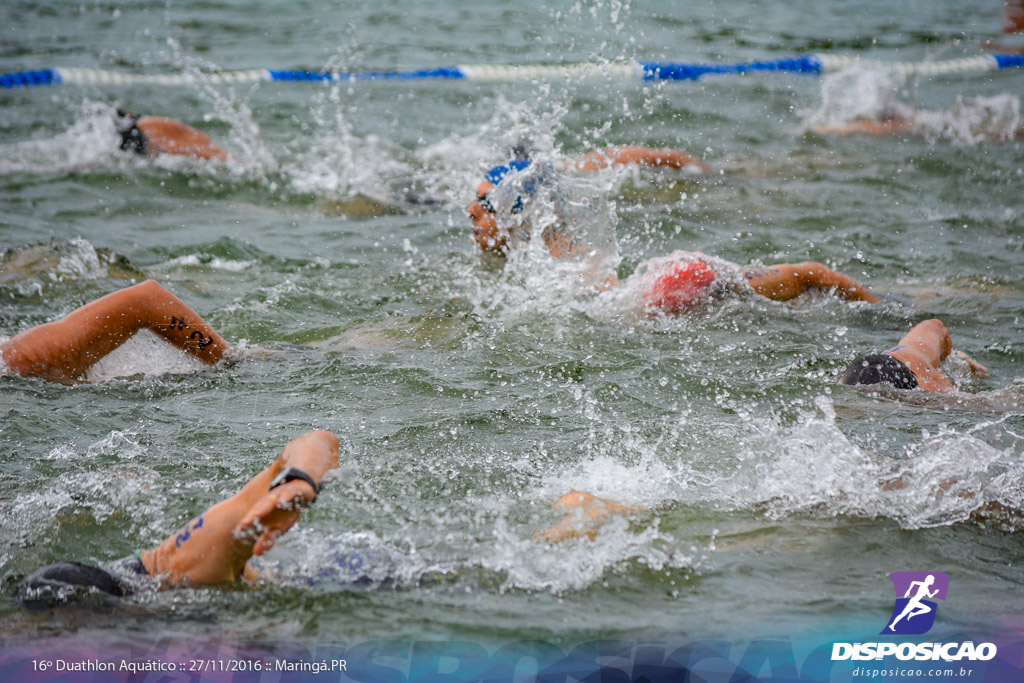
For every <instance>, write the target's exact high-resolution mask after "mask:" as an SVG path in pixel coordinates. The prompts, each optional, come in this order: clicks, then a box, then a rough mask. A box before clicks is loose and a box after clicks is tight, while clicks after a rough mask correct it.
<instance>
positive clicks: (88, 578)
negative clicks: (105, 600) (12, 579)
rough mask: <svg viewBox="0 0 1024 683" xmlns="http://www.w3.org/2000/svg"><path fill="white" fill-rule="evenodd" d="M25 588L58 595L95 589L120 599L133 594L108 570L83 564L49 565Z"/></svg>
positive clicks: (26, 581) (38, 572)
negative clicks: (52, 592)
mask: <svg viewBox="0 0 1024 683" xmlns="http://www.w3.org/2000/svg"><path fill="white" fill-rule="evenodd" d="M25 587H26V588H28V589H30V590H35V591H41V590H42V591H45V590H47V589H48V590H51V591H54V592H58V593H64V592H68V593H77V592H78V591H87V590H89V589H91V588H95V589H96V590H99V591H102V592H103V593H107V594H109V595H114V596H116V597H119V598H120V597H123V596H125V595H127V594H129V593H131V592H132V591H131V588H130V587H129V586H128V585H127V584H125V583H124V582H123V581H121V580H120V579H119V578H117V577H116V576H114V575H113V574H111V573H110V572H108V571H107V570H106V569H100V568H99V567H94V566H92V565H90V564H82V563H81V562H55V563H53V564H50V565H47V566H45V567H43V568H42V569H39V570H36V571H35V572H34V573H33V574H32V575H31V576H29V577H28V578H27V579H26V580H25Z"/></svg>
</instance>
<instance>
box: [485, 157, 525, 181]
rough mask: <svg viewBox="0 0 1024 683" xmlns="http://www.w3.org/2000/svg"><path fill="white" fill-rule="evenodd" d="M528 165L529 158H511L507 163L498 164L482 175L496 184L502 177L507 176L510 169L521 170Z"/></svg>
mask: <svg viewBox="0 0 1024 683" xmlns="http://www.w3.org/2000/svg"><path fill="white" fill-rule="evenodd" d="M529 165H530V160H529V159H513V160H512V161H510V162H508V163H507V164H499V165H498V166H495V167H494V168H492V169H491V170H489V171H488V172H487V173H485V174H484V177H485V178H486V179H487V180H489V181H490V182H492V183H494V184H495V185H497V184H498V183H500V182H501V179H502V178H504V177H505V176H507V175H508V174H509V173H511V172H512V171H522V170H523V169H524V168H526V167H527V166H529Z"/></svg>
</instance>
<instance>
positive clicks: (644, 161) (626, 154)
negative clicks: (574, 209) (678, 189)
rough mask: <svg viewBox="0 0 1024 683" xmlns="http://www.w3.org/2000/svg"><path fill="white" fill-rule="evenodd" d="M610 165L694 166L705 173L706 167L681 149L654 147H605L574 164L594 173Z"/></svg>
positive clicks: (580, 168) (578, 167) (581, 169)
mask: <svg viewBox="0 0 1024 683" xmlns="http://www.w3.org/2000/svg"><path fill="white" fill-rule="evenodd" d="M612 164H623V165H624V164H641V165H643V166H669V167H671V168H684V167H686V166H695V167H697V168H699V169H700V170H701V171H702V172H704V173H707V171H708V170H709V169H708V167H707V166H705V165H704V164H703V163H701V161H700V159H698V158H697V157H695V156H693V155H692V154H688V153H686V152H684V151H683V150H681V149H661V148H654V147H632V146H626V147H605V148H603V149H597V150H594V151H593V152H590V153H588V154H586V155H584V156H583V157H582V158H581V159H580V160H579V161H577V162H576V164H575V168H576V169H577V170H580V171H596V170H598V169H601V168H607V167H608V166H610V165H612Z"/></svg>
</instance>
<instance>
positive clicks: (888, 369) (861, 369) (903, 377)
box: [839, 353, 917, 389]
mask: <svg viewBox="0 0 1024 683" xmlns="http://www.w3.org/2000/svg"><path fill="white" fill-rule="evenodd" d="M839 382H840V383H842V384H850V385H858V384H883V383H884V384H891V385H892V386H894V387H896V388H897V389H916V388H917V377H915V376H914V373H913V372H911V371H910V368H908V367H907V366H906V365H904V364H903V363H901V362H900V361H899V360H897V359H896V358H893V357H892V356H886V355H884V354H880V353H873V354H871V355H868V356H864V357H863V358H858V359H857V360H855V361H853V363H851V364H850V367H848V368H847V369H846V372H844V373H843V374H842V376H841V377H840V378H839Z"/></svg>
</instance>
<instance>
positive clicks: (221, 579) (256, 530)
mask: <svg viewBox="0 0 1024 683" xmlns="http://www.w3.org/2000/svg"><path fill="white" fill-rule="evenodd" d="M337 467H338V438H337V437H336V436H335V435H334V434H332V433H330V432H325V431H313V432H307V433H306V434H303V435H302V436H299V437H297V438H295V439H292V440H291V441H290V442H289V443H288V445H286V446H285V447H284V450H283V451H281V454H280V455H278V456H277V458H276V459H275V460H274V462H273V463H271V464H270V466H269V467H267V468H266V469H264V470H263V471H262V472H260V473H259V474H257V475H256V476H255V477H253V478H252V479H251V480H250V481H249V483H248V484H246V485H245V486H244V487H243V488H242V490H241V491H239V492H238V493H236V494H235V495H234V496H232V497H231V498H228V499H227V500H224V501H221V502H220V503H217V504H216V505H214V506H213V507H211V508H209V509H208V510H207V511H206V512H204V513H203V514H201V515H199V516H198V517H196V518H194V519H192V520H190V521H189V522H188V523H187V524H185V526H183V527H182V528H181V529H180V530H179V531H177V532H175V533H173V534H171V535H170V536H169V537H168V538H167V540H165V541H164V542H163V543H161V544H160V545H158V546H157V547H156V548H154V549H152V550H147V551H145V552H143V553H140V554H138V555H137V556H134V557H131V558H128V559H127V560H122V561H121V562H120V563H119V565H120V566H119V567H118V569H119V571H120V573H123V574H127V575H129V576H131V575H138V576H142V577H151V578H152V579H155V580H156V581H157V582H158V583H159V586H160V587H161V588H180V587H198V586H212V585H217V584H226V583H231V582H233V581H237V580H238V579H240V578H244V579H245V580H246V581H255V580H257V579H258V578H259V576H258V572H256V570H255V569H253V568H252V567H251V566H250V565H249V564H248V561H249V559H250V558H251V557H252V556H253V555H257V556H258V555H263V554H264V553H266V552H267V551H269V550H270V549H271V548H272V547H274V543H275V542H276V541H277V539H278V538H279V537H281V536H282V535H283V534H284V533H285V532H287V531H288V530H289V529H291V528H292V526H294V525H295V523H296V522H297V521H298V520H299V517H300V516H301V513H302V511H303V510H304V509H305V508H307V507H309V506H310V505H312V504H313V502H314V501H316V499H317V495H318V494H319V491H320V488H321V486H322V484H323V482H324V477H325V475H326V474H327V473H328V472H329V471H331V470H333V469H336V468H337ZM132 583H133V582H132V581H130V580H125V579H124V578H121V577H119V576H117V575H115V573H112V572H109V571H107V570H105V569H101V568H99V567H93V566H90V565H85V564H81V563H77V562H58V563H56V564H52V565H49V566H47V567H43V568H42V569H40V570H38V571H36V572H35V573H33V574H32V575H31V576H30V577H29V578H28V579H27V580H26V584H27V587H28V588H29V589H30V590H32V589H35V590H40V589H46V588H50V589H55V590H57V591H60V590H61V589H72V590H73V589H76V588H78V589H87V588H97V589H99V590H101V591H103V592H105V593H110V594H112V595H117V596H122V595H126V594H128V593H131V592H132V588H133V586H132Z"/></svg>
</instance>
